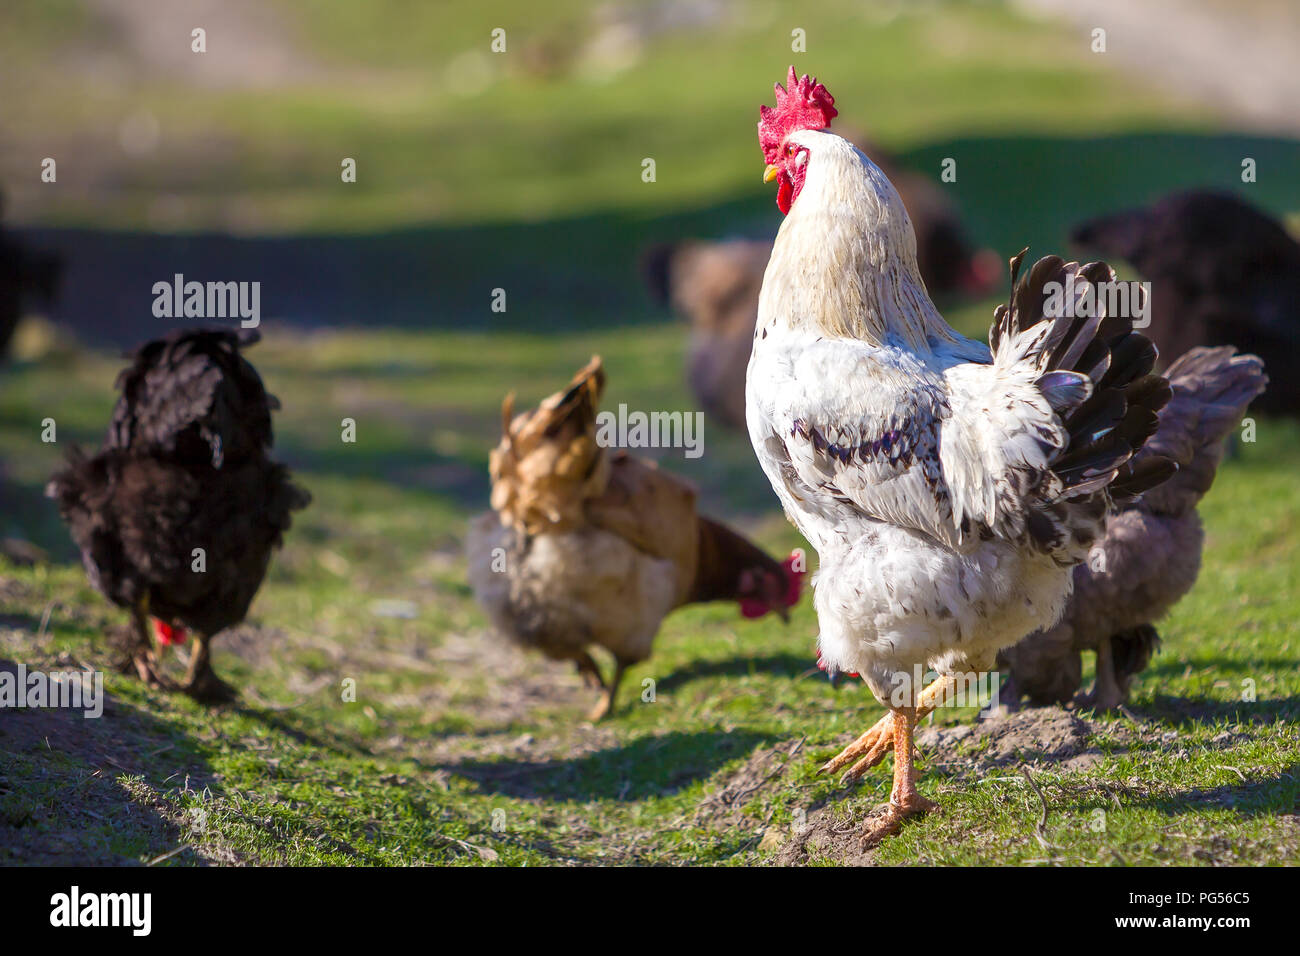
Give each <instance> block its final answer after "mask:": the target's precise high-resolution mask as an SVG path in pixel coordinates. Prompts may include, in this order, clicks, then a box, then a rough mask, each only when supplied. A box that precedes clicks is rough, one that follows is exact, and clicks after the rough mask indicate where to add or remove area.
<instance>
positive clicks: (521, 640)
mask: <svg viewBox="0 0 1300 956" xmlns="http://www.w3.org/2000/svg"><path fill="white" fill-rule="evenodd" d="M604 387H605V371H604V368H603V367H602V366H601V361H600V358H599V357H595V358H593V359H592V360H591V362H590V363H588V364H587V366H586V367H584V368H583V369H582V370H581V371H579V372H578V374H577V375H576V376H575V377H574V379H573V381H572V382H571V383H570V385H569V387H568V388H567V389H566V390H564V391H562V392H557V393H556V394H554V395H552V396H550V397H549V398H547V399H545V400H543V401H542V402H541V404H540V405H539V406H538V407H537V408H536V409H535V410H532V411H529V412H524V413H523V414H520V415H514V414H513V412H514V401H513V399H514V396H513V395H511V396H508V397H507V398H506V400H505V403H504V405H503V406H502V419H503V421H502V425H503V431H504V435H503V436H502V439H501V443H500V444H499V445H498V446H497V448H496V449H495V450H494V451H493V452H492V456H491V463H490V471H491V475H492V508H493V511H490V512H487V513H485V514H483V515H480V516H479V517H478V518H477V519H475V520H474V521H473V523H472V524H471V525H470V529H469V538H468V544H467V548H468V552H469V581H470V586H471V587H472V588H473V589H474V595H475V597H476V598H477V599H478V601H479V603H480V604H481V605H482V606H483V608H484V610H486V611H487V613H488V616H489V617H490V618H491V621H492V623H493V625H494V626H495V628H496V630H497V631H498V632H500V633H501V634H503V635H505V636H506V637H507V638H509V639H510V640H512V641H513V642H515V643H516V644H519V645H520V646H523V647H529V648H534V649H536V650H540V651H541V652H542V653H544V654H545V655H546V656H547V657H550V658H552V659H553V660H571V661H573V662H574V663H575V664H576V665H577V668H578V672H579V673H580V674H581V675H582V676H583V679H584V680H585V681H586V682H587V683H588V685H589V686H591V687H592V688H594V689H599V690H600V691H601V696H600V699H599V700H598V702H597V703H596V706H595V707H594V708H593V709H592V710H591V712H590V713H589V715H588V717H589V719H591V720H599V719H601V718H602V717H605V716H606V715H608V714H609V713H610V711H611V710H612V709H613V707H614V703H615V697H616V695H617V693H618V685H619V682H620V681H621V680H622V677H623V673H624V671H625V670H627V668H628V667H630V666H632V665H633V664H635V663H637V662H639V661H643V660H645V659H646V658H647V657H649V656H650V650H651V645H652V643H653V641H654V637H655V634H656V633H657V632H658V630H659V625H660V623H661V622H662V621H663V619H664V617H666V616H667V615H668V613H669V612H670V611H673V610H675V609H676V608H679V607H682V606H683V605H686V604H694V603H698V602H703V601H725V600H731V601H735V602H737V603H738V604H739V606H740V610H741V613H742V614H743V615H744V616H745V617H747V618H758V617H762V616H764V615H765V614H767V613H768V612H769V611H770V612H775V613H777V614H779V615H781V616H782V617H783V618H784V617H786V616H787V612H788V610H789V608H790V607H792V606H793V605H794V604H795V603H797V602H798V600H799V591H800V581H801V577H802V569H801V568H800V569H796V567H795V564H794V558H793V556H792V557H791V558H789V559H787V560H786V562H785V563H784V564H782V563H781V562H779V561H777V560H776V559H774V558H771V557H769V556H768V555H767V554H766V553H765V552H764V551H763V550H762V549H761V548H759V547H758V546H757V545H755V544H753V543H751V542H750V541H748V540H746V539H745V538H743V537H741V536H740V535H739V534H737V533H736V532H735V531H732V530H731V529H730V528H727V527H726V526H725V525H722V524H719V523H718V522H716V521H713V520H711V519H709V518H706V517H704V516H703V515H701V514H699V512H698V511H697V510H696V492H695V489H694V488H693V487H692V486H691V485H689V484H688V483H686V482H685V481H683V480H682V479H680V478H677V477H676V476H674V475H671V474H669V473H668V472H666V471H662V470H660V469H659V468H656V467H655V466H654V464H653V463H652V462H648V461H643V460H641V459H639V458H634V457H633V456H631V455H629V454H627V453H626V452H622V451H614V450H611V449H607V448H603V447H601V445H600V444H599V443H598V442H597V439H596V412H597V408H598V404H599V401H600V396H601V393H602V392H603V391H604ZM593 645H594V646H599V647H603V648H605V650H607V651H609V652H610V653H611V654H613V655H614V661H615V667H614V673H613V675H612V677H611V678H610V679H609V680H608V681H606V680H604V679H603V678H602V677H601V673H600V668H599V667H598V666H597V664H596V662H595V660H594V659H593V658H592V656H591V653H590V648H591V647H592V646H593Z"/></svg>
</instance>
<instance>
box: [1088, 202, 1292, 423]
mask: <svg viewBox="0 0 1300 956" xmlns="http://www.w3.org/2000/svg"><path fill="white" fill-rule="evenodd" d="M1071 238H1072V241H1073V242H1074V243H1075V244H1076V245H1078V246H1080V247H1081V248H1085V249H1088V250H1095V251H1098V252H1102V253H1105V254H1106V255H1108V256H1113V257H1118V258H1122V259H1126V260H1127V261H1128V262H1130V263H1132V265H1133V267H1134V268H1135V269H1137V271H1138V272H1139V273H1140V274H1141V275H1142V277H1143V278H1144V279H1147V280H1149V281H1150V282H1151V326H1150V328H1147V329H1144V330H1143V334H1145V335H1147V336H1148V337H1149V338H1150V339H1151V340H1152V341H1153V342H1155V343H1156V345H1157V346H1158V347H1159V348H1160V352H1161V354H1162V355H1182V354H1183V353H1185V352H1187V351H1188V350H1190V349H1191V348H1193V347H1195V346H1198V345H1207V346H1225V345H1233V346H1236V347H1238V348H1240V349H1242V350H1244V351H1247V352H1253V353H1255V354H1256V355H1258V356H1259V357H1260V358H1261V359H1263V361H1264V365H1265V367H1266V368H1268V370H1269V378H1270V383H1269V387H1268V390H1267V391H1266V392H1264V394H1263V395H1262V396H1261V397H1260V398H1259V399H1258V400H1257V401H1256V402H1255V403H1254V407H1255V408H1256V410H1258V411H1261V412H1266V413H1272V414H1283V415H1297V414H1300V348H1298V347H1297V339H1298V338H1300V243H1297V242H1296V240H1295V239H1293V238H1292V237H1291V236H1290V235H1289V234H1288V233H1287V231H1286V229H1284V228H1283V227H1282V224H1281V223H1279V222H1277V221H1276V220H1274V219H1272V218H1271V217H1269V216H1267V215H1265V214H1264V213H1263V212H1261V211H1260V210H1258V209H1256V208H1255V207H1254V206H1252V205H1250V204H1249V203H1247V202H1244V201H1242V200H1241V199H1238V198H1237V197H1236V196H1233V195H1231V194H1230V193H1219V192H1210V191H1204V190H1196V191H1192V192H1183V193H1174V194H1172V195H1169V196H1166V197H1165V198H1163V199H1161V200H1160V201H1159V202H1157V203H1155V204H1154V205H1152V206H1150V207H1148V208H1144V209H1132V210H1127V211H1125V212H1120V213H1115V214H1113V215H1109V216H1103V217H1101V218H1098V219H1094V220H1091V221H1089V222H1085V223H1083V224H1081V225H1079V226H1077V227H1076V228H1075V230H1074V232H1073V233H1072V236H1071Z"/></svg>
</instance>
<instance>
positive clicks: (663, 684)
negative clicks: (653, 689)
mask: <svg viewBox="0 0 1300 956" xmlns="http://www.w3.org/2000/svg"><path fill="white" fill-rule="evenodd" d="M807 670H808V658H807V657H801V656H799V655H797V654H764V655H762V656H761V657H729V658H726V659H725V660H697V661H692V662H691V663H689V664H687V665H686V666H685V667H680V668H678V669H677V670H675V671H673V672H672V673H671V674H668V675H667V676H665V677H663V678H662V679H660V680H659V681H658V682H657V685H656V686H657V688H658V690H661V691H670V690H676V689H677V688H679V687H684V686H686V685H687V684H689V683H691V682H692V681H696V680H702V679H708V678H711V677H747V676H749V675H750V674H764V675H768V676H772V677H791V678H794V677H799V676H800V675H801V674H804V673H805V672H807Z"/></svg>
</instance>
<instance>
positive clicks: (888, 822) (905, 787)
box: [862, 707, 938, 849]
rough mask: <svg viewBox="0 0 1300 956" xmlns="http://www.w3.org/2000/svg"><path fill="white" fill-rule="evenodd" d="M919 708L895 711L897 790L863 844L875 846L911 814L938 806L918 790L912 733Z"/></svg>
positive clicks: (890, 796)
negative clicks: (913, 762) (913, 759)
mask: <svg viewBox="0 0 1300 956" xmlns="http://www.w3.org/2000/svg"><path fill="white" fill-rule="evenodd" d="M917 710H918V709H917V708H915V707H900V708H897V709H896V710H894V711H893V712H892V716H893V718H894V719H893V725H894V734H893V736H894V789H893V791H892V792H891V793H890V794H889V809H888V810H887V811H885V815H884V816H883V817H882V818H881V819H879V820H878V821H876V822H875V823H873V824H872V825H870V826H869V827H868V828H867V830H866V832H864V833H863V834H862V847H863V849H866V848H867V847H871V846H875V845H876V844H877V843H879V842H880V841H881V840H883V839H884V838H885V837H887V836H890V835H891V834H894V833H897V832H898V828H899V827H900V826H901V825H902V823H903V821H904V820H906V819H907V818H908V817H912V816H919V815H920V814H923V813H928V812H929V811H931V810H934V809H936V808H937V806H938V804H936V803H935V802H934V801H933V800H928V799H926V798H925V797H923V796H921V792H920V791H919V790H917V789H916V768H915V767H914V766H913V764H912V733H913V730H914V729H915V727H916V716H917Z"/></svg>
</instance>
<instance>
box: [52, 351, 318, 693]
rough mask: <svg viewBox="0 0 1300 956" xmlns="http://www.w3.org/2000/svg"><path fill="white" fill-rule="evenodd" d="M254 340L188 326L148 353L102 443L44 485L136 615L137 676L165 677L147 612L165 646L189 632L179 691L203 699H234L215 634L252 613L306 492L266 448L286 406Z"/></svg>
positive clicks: (125, 386)
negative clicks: (272, 390)
mask: <svg viewBox="0 0 1300 956" xmlns="http://www.w3.org/2000/svg"><path fill="white" fill-rule="evenodd" d="M257 339H258V336H257V335H256V333H243V334H236V333H235V332H233V331H228V330H221V331H209V330H197V331H190V330H186V331H179V332H174V333H172V334H171V335H169V336H167V337H166V338H164V339H160V340H157V341H153V342H150V343H148V344H146V345H144V346H142V347H141V348H139V349H138V350H137V351H136V352H135V353H134V355H133V356H132V359H133V361H132V364H131V366H130V367H128V368H126V369H124V370H123V371H122V373H121V374H120V375H119V376H118V379H117V387H118V388H119V389H120V390H121V393H122V394H121V397H120V398H119V399H118V402H117V406H116V407H115V408H114V409H113V419H112V423H111V424H110V425H109V429H108V436H107V439H106V440H105V443H104V447H103V449H101V450H100V452H99V453H98V454H97V455H95V456H94V457H86V456H85V455H84V454H83V453H82V452H81V451H80V450H74V451H73V452H72V454H71V455H70V456H69V460H68V463H67V465H66V466H65V467H64V468H63V469H62V470H61V471H59V472H58V473H57V474H55V475H54V476H53V478H52V479H51V480H50V483H49V486H48V487H47V488H46V495H47V496H49V497H51V498H53V499H55V501H57V502H58V507H59V513H60V514H61V515H62V517H63V520H64V521H65V522H66V523H67V525H68V527H69V530H70V531H71V533H72V538H73V540H74V541H75V542H76V543H77V546H78V547H79V548H80V549H81V556H82V561H83V563H84V564H85V566H86V572H87V574H88V575H89V577H90V581H91V584H93V585H94V586H95V588H97V589H98V590H99V591H100V592H101V593H102V594H103V595H104V596H105V597H107V598H108V599H109V600H110V601H112V602H113V603H114V604H117V605H120V606H122V607H126V608H129V609H130V610H131V612H132V615H133V617H134V622H135V639H136V642H137V643H136V648H135V652H134V655H133V656H134V661H135V667H136V670H137V671H138V672H139V674H140V676H141V677H142V678H144V679H145V680H146V681H148V682H149V683H151V684H154V685H166V684H167V681H166V680H165V679H164V678H163V677H162V675H161V673H160V671H159V667H158V657H157V654H156V651H155V649H154V646H153V642H152V640H151V637H150V634H149V628H148V620H147V619H148V618H149V617H152V618H154V619H155V623H156V632H157V637H158V640H159V642H160V643H162V644H164V645H165V644H169V643H173V642H176V641H179V640H184V636H185V631H186V630H191V631H193V632H194V642H195V646H194V649H193V651H192V652H191V654H190V666H189V673H188V675H187V677H186V681H185V683H184V684H183V685H182V688H181V689H183V690H185V691H186V692H188V693H190V694H192V695H194V696H195V697H198V698H200V699H219V698H222V697H227V696H229V694H230V688H229V687H228V686H227V685H226V684H225V683H224V682H223V681H221V680H220V679H219V678H218V677H217V676H216V674H214V673H213V671H212V667H211V663H210V661H209V642H210V641H211V639H212V637H213V636H214V635H216V634H217V633H218V632H219V631H222V630H224V629H225V628H227V627H230V626H232V625H234V624H237V623H239V622H240V621H241V620H243V618H244V615H245V614H246V613H247V612H248V606H249V604H251V603H252V600H253V596H254V595H255V594H256V593H257V589H258V588H259V587H260V586H261V583H262V579H263V577H264V576H265V575H266V569H267V565H268V563H269V561H270V557H271V550H272V549H273V548H275V547H277V546H278V545H279V544H280V541H281V536H282V535H283V533H284V532H285V531H286V530H287V529H288V528H289V524H290V513H291V512H292V511H295V510H297V509H300V508H304V507H306V506H307V504H308V503H309V502H310V501H311V497H310V496H309V495H308V494H307V492H305V491H303V490H302V489H301V488H299V487H297V486H296V485H294V484H293V483H292V482H291V481H290V480H289V471H288V469H287V468H286V467H285V466H284V465H280V464H277V463H275V462H273V461H272V460H271V459H270V457H269V456H268V454H267V452H268V450H269V449H270V447H271V441H272V438H271V410H272V409H274V408H278V407H279V402H277V401H276V399H275V397H274V396H272V395H268V394H267V392H266V390H265V388H263V386H262V380H261V378H260V377H259V376H258V374H257V371H256V369H254V368H253V366H252V365H250V364H249V363H248V361H247V360H245V359H244V357H243V356H242V355H241V354H240V349H241V348H242V347H245V346H248V345H251V344H253V343H254V342H256V341H257Z"/></svg>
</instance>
